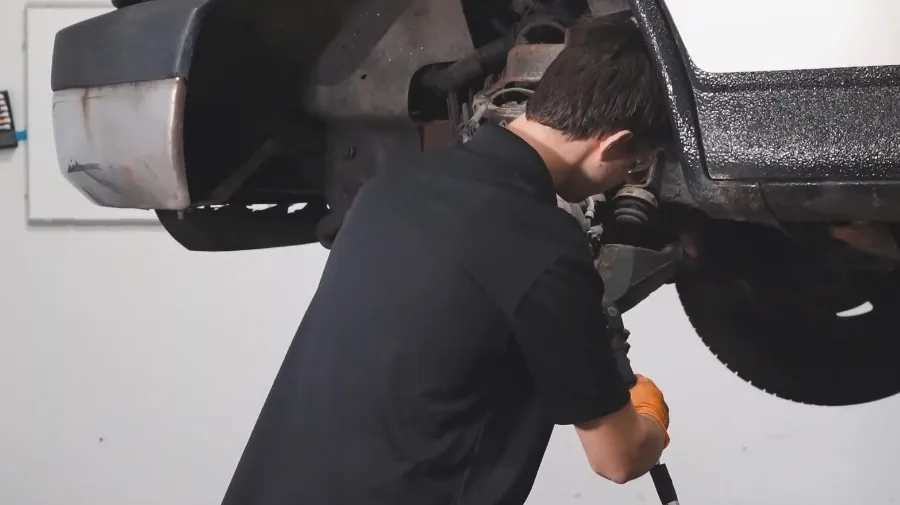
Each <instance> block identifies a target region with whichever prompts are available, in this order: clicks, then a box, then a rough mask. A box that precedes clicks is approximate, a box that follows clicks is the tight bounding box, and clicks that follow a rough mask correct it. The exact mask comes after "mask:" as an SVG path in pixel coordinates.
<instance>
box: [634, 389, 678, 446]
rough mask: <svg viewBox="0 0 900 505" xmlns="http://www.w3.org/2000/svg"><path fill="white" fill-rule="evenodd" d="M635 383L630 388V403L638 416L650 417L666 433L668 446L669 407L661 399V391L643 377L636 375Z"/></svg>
mask: <svg viewBox="0 0 900 505" xmlns="http://www.w3.org/2000/svg"><path fill="white" fill-rule="evenodd" d="M635 377H637V382H636V383H635V384H634V386H632V387H631V403H632V405H634V410H636V411H637V413H638V414H643V415H645V416H647V417H650V418H651V419H653V420H654V421H656V422H657V423H659V425H660V426H661V427H662V429H663V430H664V431H666V446H667V447H668V445H669V434H668V429H669V406H668V405H666V400H665V399H664V398H663V394H662V391H660V390H659V388H658V387H656V384H654V383H653V381H652V380H650V379H648V378H646V377H644V376H643V375H636V376H635Z"/></svg>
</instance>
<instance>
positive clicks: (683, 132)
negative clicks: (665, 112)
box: [631, 0, 773, 223]
mask: <svg viewBox="0 0 900 505" xmlns="http://www.w3.org/2000/svg"><path fill="white" fill-rule="evenodd" d="M631 9H632V12H633V14H634V17H635V20H636V21H637V24H638V26H640V28H641V31H642V32H643V33H644V38H645V40H646V42H647V44H648V46H649V47H650V49H651V55H652V57H653V63H654V66H655V68H656V71H657V74H658V75H659V76H660V78H661V80H662V86H663V90H664V92H665V94H666V99H667V101H668V105H669V110H670V113H671V119H672V126H673V128H674V133H675V140H676V146H675V148H676V152H675V153H674V157H676V158H677V162H678V163H677V164H672V163H667V164H666V166H665V169H664V170H663V175H662V179H663V181H662V182H663V184H662V188H661V194H660V199H661V200H663V201H665V202H672V203H680V204H686V205H690V206H692V207H697V208H699V209H701V210H703V211H704V212H706V213H707V214H709V215H711V216H712V217H717V218H729V219H744V220H749V221H756V222H762V223H771V222H772V221H773V217H772V214H771V213H770V212H769V210H768V208H767V207H766V204H765V200H764V198H763V195H762V192H761V190H760V188H759V186H758V185H757V184H756V183H754V182H737V181H721V182H714V181H712V180H711V179H710V177H709V176H708V174H707V170H706V165H705V161H704V147H703V144H702V141H701V138H700V130H699V126H698V119H697V113H696V107H695V105H694V96H693V87H692V85H691V81H690V79H689V77H688V73H687V70H686V67H685V63H684V61H683V60H682V53H681V50H680V48H679V44H678V40H677V37H676V35H675V33H674V32H673V31H672V29H671V25H670V22H669V20H668V16H667V14H666V13H665V11H664V10H663V8H662V7H661V5H660V4H659V3H658V0H631ZM676 165H677V166H676Z"/></svg>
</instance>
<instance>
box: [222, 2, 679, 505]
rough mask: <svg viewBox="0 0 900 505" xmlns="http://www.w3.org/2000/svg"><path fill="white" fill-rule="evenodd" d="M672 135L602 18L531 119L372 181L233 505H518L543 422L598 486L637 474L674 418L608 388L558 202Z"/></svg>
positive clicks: (637, 55)
mask: <svg viewBox="0 0 900 505" xmlns="http://www.w3.org/2000/svg"><path fill="white" fill-rule="evenodd" d="M669 128H670V127H669V123H668V120H667V116H666V112H665V109H664V105H663V102H662V98H661V95H660V89H659V86H658V84H657V82H656V80H655V77H654V73H653V70H652V67H651V64H650V62H649V59H648V56H647V54H646V48H645V46H644V42H643V39H642V37H641V34H640V33H639V31H638V29H637V28H636V27H635V26H634V25H633V24H632V23H631V22H630V20H628V21H619V22H598V23H592V24H590V25H588V26H587V27H585V28H583V29H582V31H581V32H580V34H578V35H577V36H575V37H573V41H572V44H571V45H570V46H569V47H567V48H566V49H565V50H564V51H562V53H561V54H560V55H559V57H558V58H557V59H556V61H555V62H554V63H553V64H552V65H551V66H550V68H549V69H548V70H547V72H546V73H545V76H544V78H543V79H542V82H541V84H540V85H539V86H538V88H537V90H536V91H535V93H534V95H533V96H532V97H531V99H530V101H529V103H528V107H527V114H526V117H523V118H520V119H518V120H516V121H514V122H513V123H511V124H510V125H509V126H508V128H500V127H496V126H484V127H482V128H481V129H480V130H479V131H478V132H477V134H476V136H475V138H474V139H473V140H471V141H470V142H468V143H466V144H464V145H460V146H453V147H450V148H445V149H439V150H434V151H429V152H427V153H425V154H423V155H422V156H421V158H419V159H416V160H413V161H410V162H407V163H406V164H404V165H402V166H399V167H397V168H396V169H392V170H391V171H388V172H386V173H383V174H379V175H377V176H375V177H374V178H373V179H372V180H371V181H369V182H367V183H366V185H365V186H364V187H363V188H362V190H361V191H360V192H359V194H358V195H357V197H356V200H355V202H354V204H353V206H352V208H351V209H350V212H349V214H348V216H347V219H346V221H345V223H344V225H343V228H342V229H341V231H340V233H339V235H338V237H337V240H336V241H335V243H334V246H333V248H332V251H331V255H330V257H329V259H328V263H327V265H326V267H325V270H324V273H323V274H322V278H321V281H320V284H319V288H318V291H317V293H316V295H315V297H314V298H313V300H312V302H311V304H310V306H309V309H308V310H307V312H306V315H305V317H304V318H303V322H302V323H301V324H300V328H299V329H298V331H297V334H296V336H295V337H294V341H293V342H292V344H291V346H290V348H289V350H288V352H287V355H286V357H285V359H284V363H283V365H282V367H281V369H280V371H279V372H278V375H277V377H276V379H275V383H274V385H273V386H272V389H271V391H270V393H269V397H268V399H267V400H266V403H265V406H264V407H263V410H262V412H261V414H260V416H259V420H258V421H257V424H256V427H255V428H254V430H253V433H252V435H251V437H250V441H249V442H248V444H247V447H246V449H245V451H244V454H243V457H242V458H241V461H240V463H239V465H238V468H237V470H236V473H235V475H234V478H233V480H232V482H231V485H230V487H229V489H228V492H227V494H226V496H225V499H224V502H223V503H224V504H225V505H498V504H514V505H520V504H522V503H523V502H524V501H525V499H526V498H527V496H528V493H529V492H530V490H531V486H532V484H533V482H534V479H535V476H536V473H537V471H538V467H539V466H540V463H541V459H542V457H543V454H544V450H545V449H546V446H547V442H548V440H549V437H550V433H551V431H552V429H553V426H554V425H574V426H575V427H576V430H577V431H578V434H579V436H580V438H581V441H582V442H583V445H584V449H585V453H586V455H587V459H588V462H589V463H590V465H591V467H592V468H593V469H594V470H595V471H596V472H597V473H598V474H600V475H603V476H605V477H607V478H609V479H611V480H613V481H616V482H626V481H628V480H630V479H632V478H635V477H637V476H639V475H642V474H643V473H645V472H646V471H648V470H649V469H650V467H651V466H652V465H653V463H655V462H656V461H657V459H658V458H659V456H660V453H661V452H662V450H663V448H664V446H665V445H666V443H667V441H668V437H667V435H666V428H667V425H668V409H667V407H666V405H665V402H664V401H663V398H662V394H661V393H660V392H659V390H658V389H657V388H656V387H655V386H654V385H653V383H652V382H650V381H649V380H647V379H645V378H640V380H639V382H638V384H637V385H636V386H635V387H633V388H632V389H631V391H630V392H629V390H628V388H626V386H625V385H624V383H623V379H622V378H621V377H620V376H619V373H618V371H617V368H616V364H615V360H614V356H613V353H612V348H611V344H610V333H609V330H608V328H607V325H606V321H605V319H604V315H603V312H602V310H601V300H602V298H603V285H602V282H601V280H600V277H599V275H598V273H597V272H596V270H595V269H594V266H593V258H592V257H591V253H590V250H589V248H588V244H587V239H586V237H585V235H584V233H583V231H582V230H581V228H580V227H579V226H578V224H577V223H576V222H575V220H573V219H572V218H571V217H570V216H569V215H568V214H566V213H565V212H563V211H562V210H560V209H559V208H558V207H557V203H556V195H557V194H559V195H560V196H562V197H563V198H565V199H566V200H568V201H573V202H574V201H579V200H582V199H584V198H586V197H588V196H590V195H593V194H598V193H600V192H603V191H604V190H607V189H610V188H612V187H614V186H616V185H618V184H620V183H621V182H622V180H623V179H624V177H625V174H626V173H627V171H628V170H629V169H630V168H631V167H633V166H634V165H635V163H636V160H638V159H639V158H640V157H642V156H643V155H645V154H647V153H649V152H651V151H652V150H653V149H655V148H656V147H657V146H658V145H659V144H660V143H661V142H662V141H663V140H664V137H665V136H666V135H667V134H668V133H669Z"/></svg>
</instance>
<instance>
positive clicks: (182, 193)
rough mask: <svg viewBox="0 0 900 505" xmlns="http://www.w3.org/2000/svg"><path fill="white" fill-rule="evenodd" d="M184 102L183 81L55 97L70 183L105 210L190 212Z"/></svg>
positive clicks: (61, 93)
mask: <svg viewBox="0 0 900 505" xmlns="http://www.w3.org/2000/svg"><path fill="white" fill-rule="evenodd" d="M184 95H185V81H184V80H183V79H166V80H161V81H148V82H141V83H133V84H121V85H115V86H102V87H96V88H87V89H67V90H62V91H57V92H56V93H54V95H53V131H54V135H55V137H56V149H57V156H58V160H59V165H60V169H61V170H62V172H63V174H64V175H65V177H66V178H67V179H68V180H69V182H70V183H72V184H73V185H74V186H75V187H76V188H78V189H79V190H80V191H81V192H82V193H84V194H85V195H86V196H87V197H88V198H90V199H91V200H93V201H94V202H95V203H97V204H99V205H103V206H107V207H127V208H138V209H171V210H178V209H184V208H186V207H187V206H188V205H189V204H190V195H189V193H188V186H187V178H186V175H185V167H184V154H183V145H182V117H183V109H184Z"/></svg>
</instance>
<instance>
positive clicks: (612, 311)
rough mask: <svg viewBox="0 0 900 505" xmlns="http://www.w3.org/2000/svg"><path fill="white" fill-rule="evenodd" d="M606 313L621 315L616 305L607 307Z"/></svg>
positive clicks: (611, 315) (610, 315)
mask: <svg viewBox="0 0 900 505" xmlns="http://www.w3.org/2000/svg"><path fill="white" fill-rule="evenodd" d="M606 313H607V314H609V317H616V316H618V315H619V311H618V310H617V309H616V308H615V307H610V308H608V309H606Z"/></svg>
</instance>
